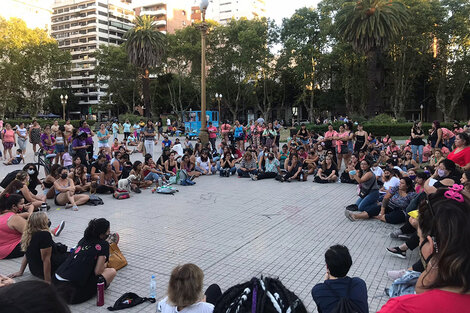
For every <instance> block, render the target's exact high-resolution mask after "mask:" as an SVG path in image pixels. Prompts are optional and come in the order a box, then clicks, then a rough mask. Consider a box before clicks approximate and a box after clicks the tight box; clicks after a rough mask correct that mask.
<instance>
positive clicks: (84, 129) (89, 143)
mask: <svg viewBox="0 0 470 313" xmlns="http://www.w3.org/2000/svg"><path fill="white" fill-rule="evenodd" d="M78 131H79V132H83V133H85V134H86V135H87V137H86V139H85V143H86V144H87V146H88V149H87V154H88V160H93V145H94V143H93V136H94V135H95V133H94V132H93V131H92V130H91V128H90V126H89V125H88V123H87V121H83V122H82V126H81V127H80V128H79V129H78Z"/></svg>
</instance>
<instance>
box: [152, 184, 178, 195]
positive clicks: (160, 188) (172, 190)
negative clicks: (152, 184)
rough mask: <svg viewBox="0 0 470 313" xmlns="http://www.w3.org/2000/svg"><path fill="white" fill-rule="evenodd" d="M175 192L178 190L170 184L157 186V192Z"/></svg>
mask: <svg viewBox="0 0 470 313" xmlns="http://www.w3.org/2000/svg"><path fill="white" fill-rule="evenodd" d="M176 192H178V189H176V188H174V187H170V186H163V187H158V188H157V193H164V194H168V195H174V194H175V193H176Z"/></svg>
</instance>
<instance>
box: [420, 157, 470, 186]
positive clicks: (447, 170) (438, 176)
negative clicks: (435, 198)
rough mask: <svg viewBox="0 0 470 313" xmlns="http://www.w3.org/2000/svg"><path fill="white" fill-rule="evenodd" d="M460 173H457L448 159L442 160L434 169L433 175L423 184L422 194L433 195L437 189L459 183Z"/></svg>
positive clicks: (453, 164)
mask: <svg viewBox="0 0 470 313" xmlns="http://www.w3.org/2000/svg"><path fill="white" fill-rule="evenodd" d="M460 177H461V175H460V173H459V172H458V171H457V168H456V166H455V163H454V162H453V161H451V160H449V159H444V160H442V161H441V162H440V163H439V166H437V167H436V169H435V171H434V174H433V175H432V176H431V177H430V178H429V179H428V180H427V181H426V182H425V183H424V192H426V193H427V194H431V193H435V192H436V191H437V188H442V187H449V186H452V185H454V184H458V183H459V182H460Z"/></svg>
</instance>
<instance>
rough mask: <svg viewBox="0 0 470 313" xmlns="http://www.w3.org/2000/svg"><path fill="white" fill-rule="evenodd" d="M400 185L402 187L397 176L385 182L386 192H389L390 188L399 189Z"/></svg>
mask: <svg viewBox="0 0 470 313" xmlns="http://www.w3.org/2000/svg"><path fill="white" fill-rule="evenodd" d="M398 185H400V179H399V178H398V177H395V176H393V177H392V178H390V180H389V181H384V188H385V190H389V189H390V188H393V187H398Z"/></svg>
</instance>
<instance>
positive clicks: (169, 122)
mask: <svg viewBox="0 0 470 313" xmlns="http://www.w3.org/2000/svg"><path fill="white" fill-rule="evenodd" d="M166 126H171V120H170V119H169V118H167V119H166Z"/></svg>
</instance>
